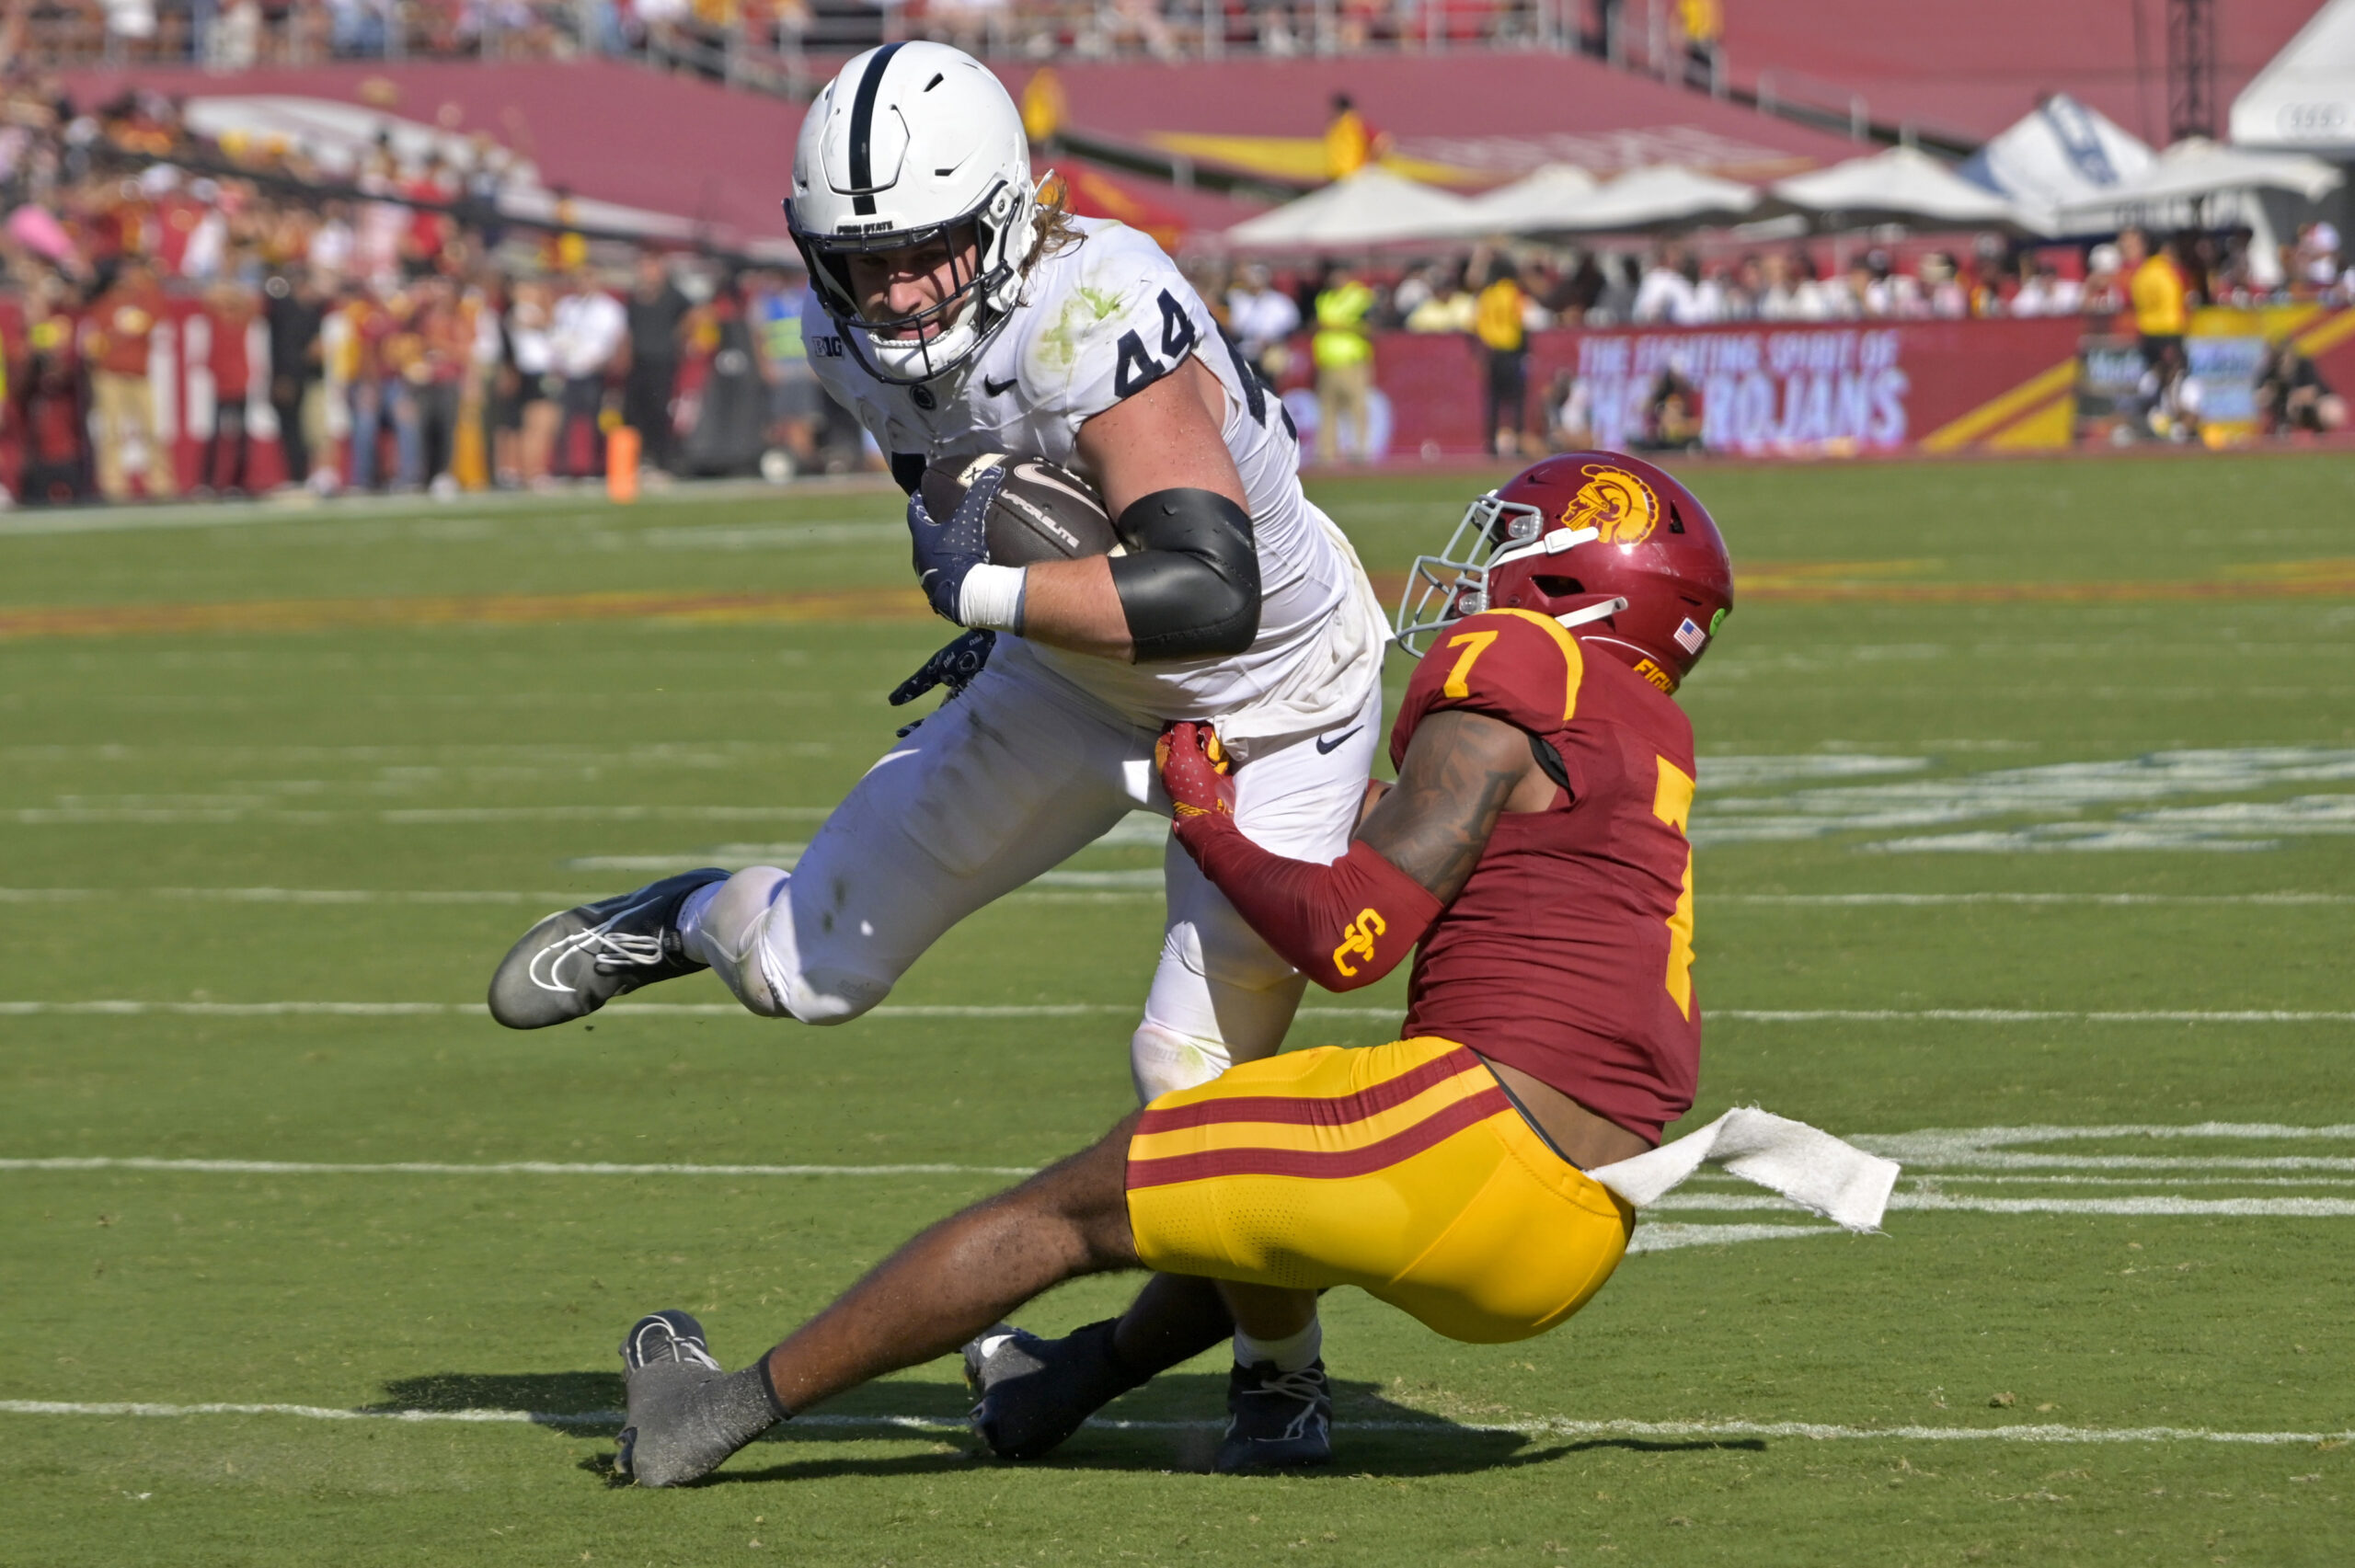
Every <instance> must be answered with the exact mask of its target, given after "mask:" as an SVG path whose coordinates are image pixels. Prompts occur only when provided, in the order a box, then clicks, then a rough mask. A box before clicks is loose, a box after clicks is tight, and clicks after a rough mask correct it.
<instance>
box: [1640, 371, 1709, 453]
mask: <svg viewBox="0 0 2355 1568" xmlns="http://www.w3.org/2000/svg"><path fill="white" fill-rule="evenodd" d="M1700 446H1701V394H1700V390H1699V389H1698V388H1696V387H1695V386H1694V384H1693V383H1692V382H1691V381H1690V380H1689V379H1687V378H1686V376H1685V374H1684V367H1683V365H1682V364H1679V363H1677V362H1676V361H1670V362H1669V363H1668V364H1665V365H1663V366H1661V367H1660V374H1659V376H1658V377H1657V378H1655V379H1654V381H1653V382H1652V386H1651V391H1650V393H1649V394H1648V395H1647V396H1646V398H1645V402H1644V433H1643V439H1642V440H1641V441H1637V443H1636V450H1637V451H1638V452H1697V451H1698V450H1700Z"/></svg>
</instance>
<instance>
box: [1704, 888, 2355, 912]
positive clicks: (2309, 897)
mask: <svg viewBox="0 0 2355 1568" xmlns="http://www.w3.org/2000/svg"><path fill="white" fill-rule="evenodd" d="M1700 900H1701V902H1703V903H1705V904H1772V905H1775V906H1778V907H1781V906H1791V907H1796V908H1799V909H1809V908H1825V909H1839V908H1846V907H1851V906H1853V907H1857V908H1868V909H1877V908H1880V907H1883V906H1897V907H1900V908H1905V907H1913V906H1920V907H1924V908H1933V907H1936V906H1939V905H1944V904H2029V905H2034V904H2097V905H2119V906H2131V905H2137V904H2355V893H1709V892H1704V893H1702V894H1701V895H1700Z"/></svg>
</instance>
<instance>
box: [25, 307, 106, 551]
mask: <svg viewBox="0 0 2355 1568" xmlns="http://www.w3.org/2000/svg"><path fill="white" fill-rule="evenodd" d="M62 293H63V285H62V284H61V283H58V282H56V281H55V280H47V279H44V280H42V281H41V283H40V284H39V285H37V286H36V287H34V288H33V289H32V290H31V291H30V292H29V294H28V295H27V297H26V301H25V352H26V358H25V361H24V363H23V365H22V366H21V367H14V366H12V367H11V372H12V373H11V374H10V376H9V383H8V390H9V393H10V395H11V398H12V400H13V401H14V402H15V404H16V409H17V429H18V430H20V431H21V432H23V441H24V445H25V466H24V474H23V476H22V480H21V482H20V484H19V486H18V488H19V490H20V491H21V492H22V496H21V498H22V499H23V500H25V501H26V502H27V503H29V504H31V505H36V506H54V505H63V504H69V503H71V502H74V501H77V500H80V499H81V498H84V497H86V496H87V495H88V494H89V493H90V454H89V449H88V446H87V444H86V442H87V439H88V431H89V429H90V420H89V409H88V407H87V406H86V402H85V400H84V398H83V395H82V377H81V375H80V373H79V372H78V371H77V369H76V361H75V354H74V318H73V316H72V315H69V314H67V313H66V312H65V311H64V310H63V309H62V308H59V296H60V295H61V294H62Z"/></svg>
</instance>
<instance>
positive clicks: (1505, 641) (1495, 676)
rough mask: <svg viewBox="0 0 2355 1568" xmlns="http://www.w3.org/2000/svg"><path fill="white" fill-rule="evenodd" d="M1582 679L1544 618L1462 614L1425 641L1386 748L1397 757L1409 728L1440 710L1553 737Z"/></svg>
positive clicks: (1559, 634)
mask: <svg viewBox="0 0 2355 1568" xmlns="http://www.w3.org/2000/svg"><path fill="white" fill-rule="evenodd" d="M1585 678H1586V663H1585V658H1584V657H1583V655H1582V654H1581V653H1580V649H1579V643H1578V639H1577V638H1576V637H1574V636H1572V635H1570V634H1569V633H1568V631H1566V630H1565V629H1563V627H1562V625H1561V624H1560V623H1559V622H1557V621H1556V620H1555V619H1554V618H1553V617H1552V616H1550V615H1540V614H1538V613H1537V612H1535V611H1534V610H1490V611H1487V612H1483V613H1481V614H1478V615H1467V616H1465V618H1464V619H1463V620H1461V621H1458V622H1456V623H1454V624H1453V625H1450V626H1448V627H1447V628H1445V629H1444V630H1442V632H1441V633H1440V634H1439V635H1437V636H1435V637H1433V638H1432V639H1431V645H1430V650H1429V651H1428V652H1426V653H1425V654H1424V655H1423V657H1422V660H1421V662H1420V663H1419V664H1417V665H1416V666H1415V673H1414V675H1413V677H1412V678H1411V679H1409V680H1408V681H1407V695H1406V699H1405V701H1404V702H1402V703H1401V704H1399V709H1398V725H1397V728H1396V731H1395V732H1394V735H1393V738H1392V741H1391V749H1392V750H1393V752H1394V753H1396V754H1397V755H1399V756H1403V755H1404V754H1405V752H1406V748H1407V738H1408V737H1409V736H1411V735H1412V734H1413V733H1414V726H1415V724H1416V723H1418V722H1419V721H1420V720H1421V719H1422V718H1423V717H1424V715H1428V714H1431V713H1436V712H1438V711H1439V710H1441V709H1442V708H1456V709H1461V710H1463V711H1465V712H1467V713H1476V714H1486V715H1488V716H1489V717H1491V718H1498V719H1502V720H1503V721H1504V722H1505V723H1507V724H1510V725H1512V726H1514V727H1517V728H1521V729H1525V730H1527V731H1529V732H1530V733H1531V734H1532V735H1553V734H1556V733H1557V732H1558V731H1560V730H1563V729H1566V728H1568V727H1569V723H1570V720H1571V719H1572V718H1573V717H1575V716H1576V715H1577V714H1578V706H1579V691H1580V687H1581V686H1582V685H1583V684H1584V682H1585ZM1394 761H1395V758H1394Z"/></svg>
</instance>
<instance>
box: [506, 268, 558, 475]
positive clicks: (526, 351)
mask: <svg viewBox="0 0 2355 1568" xmlns="http://www.w3.org/2000/svg"><path fill="white" fill-rule="evenodd" d="M555 320H556V309H555V303H554V295H553V293H552V292H551V291H550V290H549V287H548V285H547V284H546V283H544V282H541V281H539V280H536V279H535V280H532V281H529V282H524V283H518V284H517V285H516V286H515V298H514V301H513V303H511V304H510V305H509V307H508V311H507V341H508V347H509V350H510V352H511V354H512V355H513V357H514V361H515V428H516V435H515V446H514V452H515V472H516V477H517V480H518V482H519V483H522V484H525V485H530V486H534V487H535V488H536V487H538V486H544V485H546V484H547V483H549V482H550V480H551V479H552V478H553V476H554V475H553V470H554V467H555V457H556V434H557V421H558V420H559V418H561V417H562V407H561V405H560V404H559V402H558V399H559V398H560V397H561V396H562V395H563V392H564V378H563V377H562V376H561V375H559V374H558V373H557V359H556V336H555V331H554V326H555Z"/></svg>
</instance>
